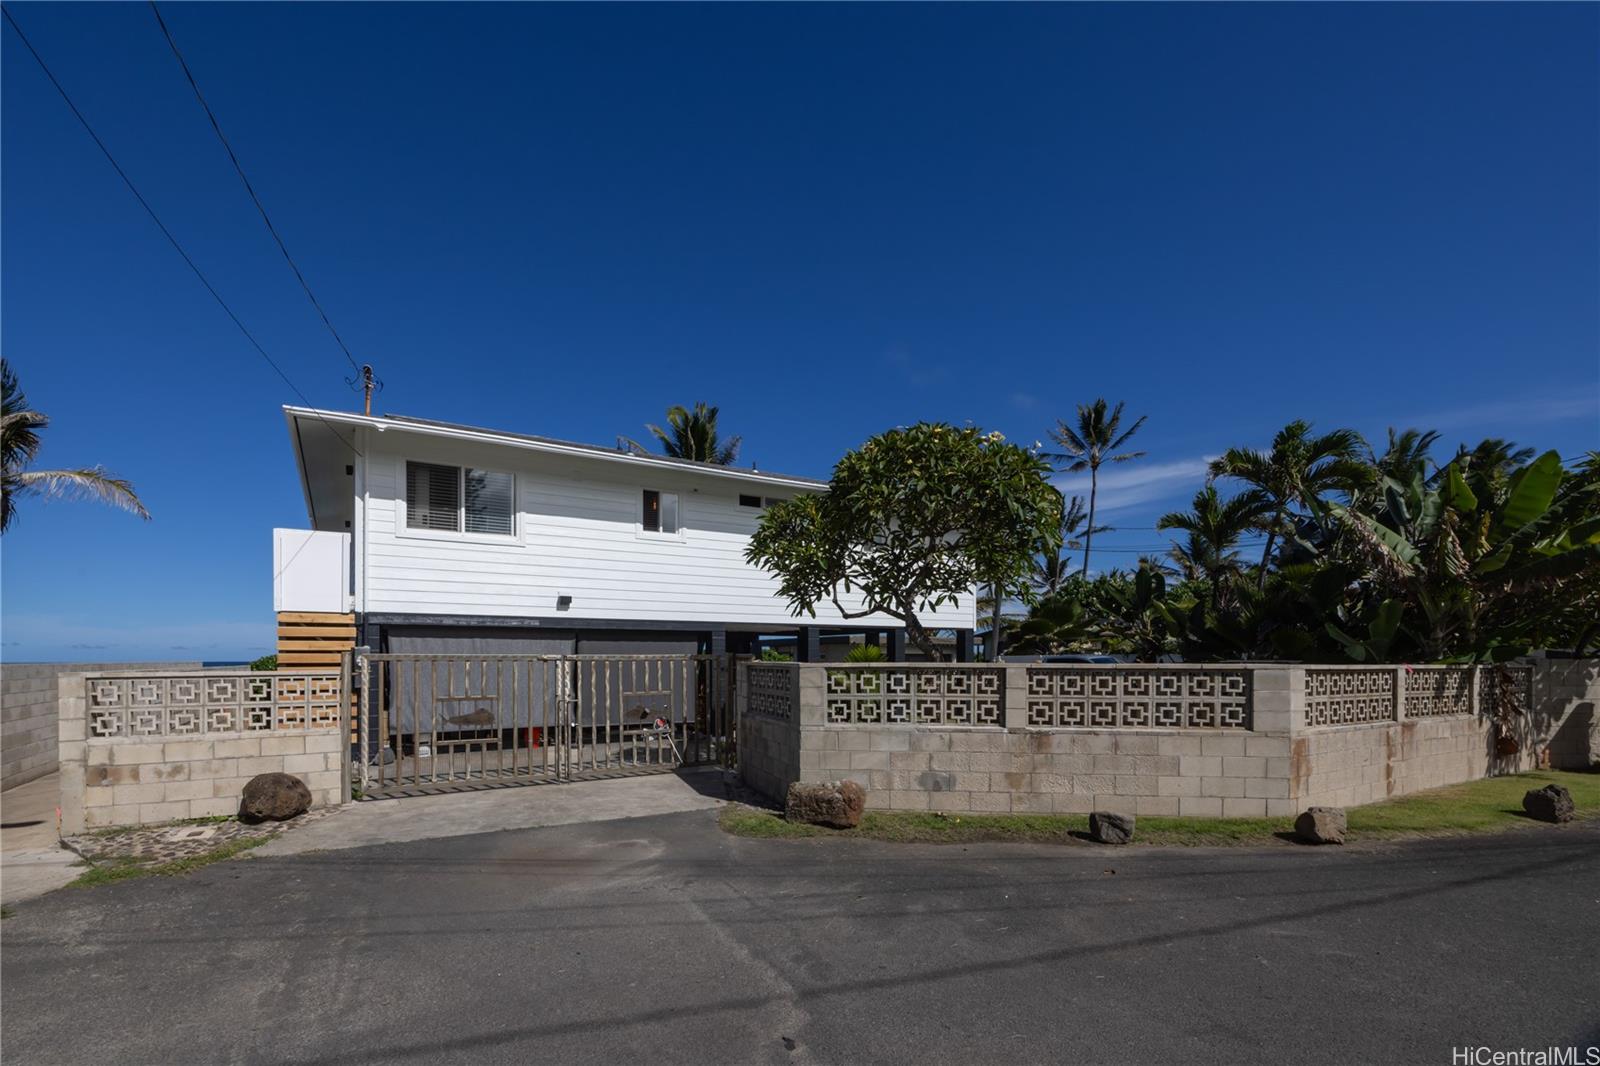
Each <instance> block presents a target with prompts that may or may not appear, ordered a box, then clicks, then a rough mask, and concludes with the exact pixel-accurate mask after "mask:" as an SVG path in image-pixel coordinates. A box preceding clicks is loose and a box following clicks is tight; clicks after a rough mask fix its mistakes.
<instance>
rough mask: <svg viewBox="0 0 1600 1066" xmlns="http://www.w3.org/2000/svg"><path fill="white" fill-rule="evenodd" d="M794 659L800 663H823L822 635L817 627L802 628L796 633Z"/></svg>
mask: <svg viewBox="0 0 1600 1066" xmlns="http://www.w3.org/2000/svg"><path fill="white" fill-rule="evenodd" d="M794 658H795V662H800V663H819V662H821V661H822V633H821V631H820V630H818V629H817V627H816V626H801V627H800V628H798V629H796V630H795V631H794Z"/></svg>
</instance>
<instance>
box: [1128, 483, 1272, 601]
mask: <svg viewBox="0 0 1600 1066" xmlns="http://www.w3.org/2000/svg"><path fill="white" fill-rule="evenodd" d="M1269 508H1270V505H1269V504H1268V502H1267V499H1266V496H1265V494H1264V493H1262V492H1261V491H1260V490H1258V489H1250V490H1249V491H1247V492H1241V493H1240V494H1239V495H1237V496H1235V497H1233V498H1232V499H1231V500H1228V501H1226V502H1224V501H1223V500H1222V498H1221V497H1220V496H1219V495H1218V494H1217V490H1216V488H1215V487H1214V486H1211V485H1207V486H1206V487H1205V488H1203V489H1201V490H1200V491H1199V492H1197V493H1195V494H1194V504H1193V509H1192V510H1189V511H1173V512H1172V513H1170V514H1165V515H1162V516H1161V518H1160V519H1159V520H1158V521H1157V522H1156V528H1157V529H1163V530H1164V529H1179V530H1183V531H1184V532H1185V533H1187V534H1189V536H1188V539H1187V541H1186V542H1185V543H1183V544H1174V545H1173V546H1172V551H1171V552H1169V553H1168V554H1169V556H1170V558H1171V559H1172V561H1173V562H1175V563H1176V564H1177V566H1178V570H1179V572H1180V573H1181V574H1183V576H1184V577H1185V578H1186V579H1188V580H1194V579H1196V578H1204V579H1205V580H1206V581H1208V582H1210V584H1211V601H1212V604H1213V605H1215V603H1216V600H1217V593H1218V589H1219V588H1220V586H1221V584H1222V582H1223V581H1224V580H1226V579H1227V578H1229V577H1233V576H1235V575H1237V574H1239V573H1240V570H1241V568H1240V565H1239V554H1238V552H1236V551H1234V547H1235V546H1236V545H1237V544H1238V543H1239V541H1240V540H1241V539H1242V538H1243V537H1244V535H1245V534H1246V533H1249V532H1251V531H1252V530H1257V529H1260V528H1261V527H1262V525H1263V521H1262V520H1263V519H1264V518H1265V517H1266V515H1267V512H1268V510H1269Z"/></svg>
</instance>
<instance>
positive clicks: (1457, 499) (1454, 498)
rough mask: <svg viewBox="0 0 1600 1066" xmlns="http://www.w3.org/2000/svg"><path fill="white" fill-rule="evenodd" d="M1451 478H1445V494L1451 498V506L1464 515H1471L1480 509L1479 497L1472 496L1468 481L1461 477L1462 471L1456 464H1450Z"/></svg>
mask: <svg viewBox="0 0 1600 1066" xmlns="http://www.w3.org/2000/svg"><path fill="white" fill-rule="evenodd" d="M1449 469H1450V476H1449V477H1447V478H1445V493H1446V495H1448V496H1449V498H1450V506H1451V507H1454V508H1455V509H1456V510H1458V511H1460V512H1462V513H1463V514H1469V513H1471V512H1473V511H1476V510H1477V509H1478V497H1476V496H1474V495H1473V494H1472V490H1471V489H1470V488H1468V487H1467V479H1466V478H1464V477H1462V476H1461V470H1460V468H1459V467H1457V466H1456V464H1455V463H1451V464H1450V467H1449Z"/></svg>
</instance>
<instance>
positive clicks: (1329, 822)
mask: <svg viewBox="0 0 1600 1066" xmlns="http://www.w3.org/2000/svg"><path fill="white" fill-rule="evenodd" d="M1345 828H1346V826H1345V818H1344V808H1343V807H1307V808H1306V809H1305V810H1304V811H1302V812H1301V814H1300V817H1298V818H1296V819H1295V820H1294V835H1295V836H1297V837H1299V838H1300V839H1301V840H1303V841H1305V842H1306V843H1307V844H1343V843H1344V832H1345Z"/></svg>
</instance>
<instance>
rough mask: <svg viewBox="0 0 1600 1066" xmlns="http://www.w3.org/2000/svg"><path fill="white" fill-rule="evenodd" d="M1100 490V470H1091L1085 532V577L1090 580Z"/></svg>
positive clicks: (1094, 468)
mask: <svg viewBox="0 0 1600 1066" xmlns="http://www.w3.org/2000/svg"><path fill="white" fill-rule="evenodd" d="M1099 490H1100V468H1099V467H1098V466H1091V467H1090V468H1089V524H1088V525H1087V526H1086V527H1084V531H1083V577H1084V580H1086V581H1087V580H1088V578H1089V545H1090V544H1092V543H1094V498H1095V496H1096V494H1097V493H1098V492H1099Z"/></svg>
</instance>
